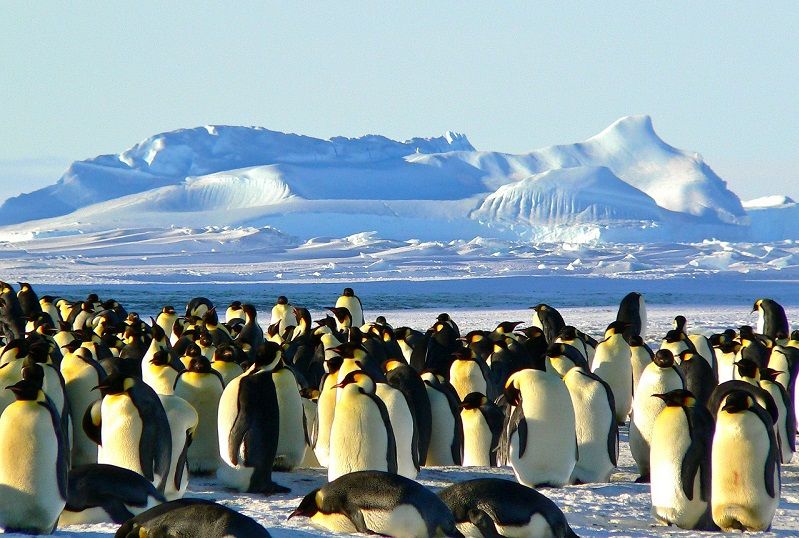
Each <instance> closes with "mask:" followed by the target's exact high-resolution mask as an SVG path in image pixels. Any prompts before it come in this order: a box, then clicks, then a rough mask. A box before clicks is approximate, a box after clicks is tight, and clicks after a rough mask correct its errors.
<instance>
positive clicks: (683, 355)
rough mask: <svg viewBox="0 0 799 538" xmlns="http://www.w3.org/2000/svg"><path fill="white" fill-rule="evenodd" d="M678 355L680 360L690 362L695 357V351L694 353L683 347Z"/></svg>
mask: <svg viewBox="0 0 799 538" xmlns="http://www.w3.org/2000/svg"><path fill="white" fill-rule="evenodd" d="M678 356H679V357H680V361H681V362H690V361H692V360H694V358H695V357H696V353H694V352H693V351H691V350H690V349H684V350H682V351H681V352H680V354H679V355H678Z"/></svg>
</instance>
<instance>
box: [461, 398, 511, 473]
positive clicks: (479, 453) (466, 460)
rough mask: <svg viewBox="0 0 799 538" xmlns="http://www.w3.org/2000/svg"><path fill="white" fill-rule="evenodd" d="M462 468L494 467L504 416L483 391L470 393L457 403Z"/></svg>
mask: <svg viewBox="0 0 799 538" xmlns="http://www.w3.org/2000/svg"><path fill="white" fill-rule="evenodd" d="M460 406H461V423H462V424H463V463H462V465H463V466H464V467H496V466H497V449H498V447H499V442H500V436H501V435H502V426H503V422H504V420H505V415H504V414H503V413H502V409H500V408H499V406H497V405H496V404H495V403H494V402H492V401H491V400H489V399H488V397H487V396H486V395H485V394H480V393H479V392H472V393H471V394H467V395H466V397H465V398H464V399H463V401H462V402H461V405H460Z"/></svg>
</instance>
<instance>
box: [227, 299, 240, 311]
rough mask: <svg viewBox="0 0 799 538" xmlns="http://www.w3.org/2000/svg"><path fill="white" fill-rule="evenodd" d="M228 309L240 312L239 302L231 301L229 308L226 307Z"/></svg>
mask: <svg viewBox="0 0 799 538" xmlns="http://www.w3.org/2000/svg"><path fill="white" fill-rule="evenodd" d="M228 308H229V309H231V310H241V301H233V302H232V303H230V306H228Z"/></svg>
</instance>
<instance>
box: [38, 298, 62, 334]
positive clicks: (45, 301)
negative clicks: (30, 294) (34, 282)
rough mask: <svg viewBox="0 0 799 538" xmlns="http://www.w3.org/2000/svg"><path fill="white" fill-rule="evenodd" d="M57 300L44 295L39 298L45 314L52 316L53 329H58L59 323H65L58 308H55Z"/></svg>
mask: <svg viewBox="0 0 799 538" xmlns="http://www.w3.org/2000/svg"><path fill="white" fill-rule="evenodd" d="M55 300H56V298H55V297H53V296H52V295H43V296H42V297H40V298H39V306H40V308H41V310H42V312H44V313H45V314H48V315H49V316H50V319H51V320H52V321H53V327H58V322H59V321H63V320H62V319H61V315H60V314H59V313H58V308H56V306H55Z"/></svg>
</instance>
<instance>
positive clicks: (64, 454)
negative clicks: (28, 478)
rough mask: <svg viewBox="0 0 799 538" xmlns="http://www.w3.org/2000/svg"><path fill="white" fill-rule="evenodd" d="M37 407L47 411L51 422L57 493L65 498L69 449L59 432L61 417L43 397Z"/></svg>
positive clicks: (46, 397) (62, 434) (64, 438)
mask: <svg viewBox="0 0 799 538" xmlns="http://www.w3.org/2000/svg"><path fill="white" fill-rule="evenodd" d="M38 403H39V405H41V406H42V407H44V408H45V409H47V411H48V412H49V413H50V419H51V420H52V421H53V431H54V432H55V436H56V442H57V443H58V453H57V455H56V478H57V480H58V492H59V493H60V494H61V498H62V499H64V500H66V498H67V481H68V475H69V447H68V446H67V439H66V436H65V435H64V432H63V431H62V430H61V417H60V416H59V414H58V411H56V409H55V406H54V405H53V401H52V400H51V399H50V398H49V397H48V396H45V401H43V402H38Z"/></svg>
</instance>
